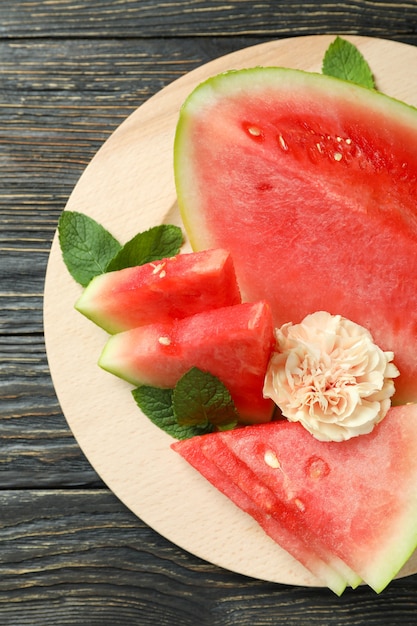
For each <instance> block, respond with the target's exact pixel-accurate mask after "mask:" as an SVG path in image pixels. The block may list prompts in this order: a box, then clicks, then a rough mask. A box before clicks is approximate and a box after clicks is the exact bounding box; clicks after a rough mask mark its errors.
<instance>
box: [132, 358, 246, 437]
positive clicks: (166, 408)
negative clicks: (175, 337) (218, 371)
mask: <svg viewBox="0 0 417 626" xmlns="http://www.w3.org/2000/svg"><path fill="white" fill-rule="evenodd" d="M132 395H133V397H134V399H135V402H136V404H137V405H138V407H139V408H140V409H141V411H142V412H143V413H144V414H145V415H146V416H147V417H148V418H149V419H150V420H151V421H152V423H153V424H155V425H156V426H158V427H159V428H161V429H162V430H164V431H165V432H166V433H168V434H169V435H171V436H172V437H175V438H176V439H188V438H190V437H194V436H195V435H203V434H206V433H210V432H213V431H214V430H228V429H231V428H234V427H235V426H236V424H237V421H238V417H239V416H238V413H237V411H236V408H235V406H234V403H233V400H232V398H231V396H230V393H229V391H228V390H227V389H226V387H225V386H224V384H223V383H222V382H221V381H220V380H219V379H218V378H217V377H216V376H213V375H212V374H210V373H208V372H203V371H202V370H200V369H198V368H196V367H193V368H191V369H190V370H189V371H188V372H186V374H184V376H182V377H181V378H180V380H179V381H178V382H177V384H176V385H175V387H174V389H160V388H157V387H151V386H146V385H143V386H141V387H137V388H136V389H134V390H133V391H132Z"/></svg>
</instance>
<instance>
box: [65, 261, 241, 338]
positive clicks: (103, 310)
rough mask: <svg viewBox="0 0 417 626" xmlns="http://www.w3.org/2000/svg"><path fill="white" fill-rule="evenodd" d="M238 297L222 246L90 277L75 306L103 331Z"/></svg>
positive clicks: (219, 304) (198, 309) (236, 300)
mask: <svg viewBox="0 0 417 626" xmlns="http://www.w3.org/2000/svg"><path fill="white" fill-rule="evenodd" d="M240 301H241V297H240V292H239V287H238V284H237V282H236V274H235V270H234V267H233V261H232V259H231V257H230V254H229V253H228V252H227V250H219V249H216V250H204V251H202V252H194V253H188V254H177V255H176V256H173V257H170V258H164V259H160V260H159V261H153V262H151V263H145V264H143V265H138V266H135V267H127V268H124V269H121V270H117V271H113V272H106V273H104V274H100V275H99V276H96V277H95V278H93V280H92V281H91V282H90V283H89V284H88V285H87V287H86V289H84V291H83V293H82V294H81V296H80V297H79V299H78V300H77V302H76V304H75V308H76V309H77V310H78V311H80V313H83V315H85V316H86V317H88V318H89V319H91V320H92V321H93V322H95V323H96V324H97V325H98V326H101V327H102V328H104V329H105V330H106V331H107V332H109V333H118V332H122V331H124V330H129V329H130V328H135V327H137V326H144V325H145V324H153V323H155V322H166V321H171V320H172V318H177V319H181V318H183V317H187V316H190V315H194V314H195V313H201V312H202V311H207V310H209V309H217V308H220V307H224V306H232V305H234V304H239V303H240Z"/></svg>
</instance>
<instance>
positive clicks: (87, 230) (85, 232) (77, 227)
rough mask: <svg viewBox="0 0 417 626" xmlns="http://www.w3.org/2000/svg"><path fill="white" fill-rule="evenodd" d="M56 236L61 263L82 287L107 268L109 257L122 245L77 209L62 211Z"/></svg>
mask: <svg viewBox="0 0 417 626" xmlns="http://www.w3.org/2000/svg"><path fill="white" fill-rule="evenodd" d="M58 236H59V244H60V246H61V252H62V257H63V259H64V263H65V265H66V266H67V268H68V271H69V273H70V274H71V276H72V277H73V278H74V280H76V281H77V282H78V283H80V285H82V286H83V287H86V286H87V285H88V283H89V282H90V280H91V279H92V278H94V276H98V275H99V274H102V273H103V272H105V271H106V267H107V265H108V264H109V262H110V260H111V259H112V258H113V257H114V256H115V255H116V254H117V252H118V251H119V250H120V249H121V247H122V246H121V245H120V243H119V242H118V241H117V240H116V239H115V238H114V237H113V235H111V234H110V233H109V232H108V231H107V230H106V229H105V228H103V226H101V225H100V224H99V223H98V222H96V221H95V220H93V219H92V218H91V217H88V216H87V215H84V214H83V213H78V212H76V211H63V213H62V214H61V217H60V220H59V222H58Z"/></svg>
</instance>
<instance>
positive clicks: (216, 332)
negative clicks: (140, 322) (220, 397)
mask: <svg viewBox="0 0 417 626" xmlns="http://www.w3.org/2000/svg"><path fill="white" fill-rule="evenodd" d="M273 346H274V334H273V324H272V316H271V311H270V308H269V305H268V304H267V303H266V302H257V303H253V304H249V303H245V304H236V305H234V306H229V307H223V308H221V309H214V310H210V311H205V312H204V313H198V314H196V315H193V316H190V317H186V318H184V319H177V320H175V319H174V320H171V321H169V322H166V323H158V324H151V325H147V326H141V327H138V328H134V329H131V330H127V331H125V332H123V333H118V334H116V335H113V336H112V337H110V339H109V340H108V342H107V343H106V345H105V347H104V350H103V352H102V355H101V357H100V359H99V365H100V366H101V367H102V368H103V369H105V370H108V371H109V372H112V373H113V374H115V375H116V376H120V377H121V378H124V379H125V380H127V381H129V382H130V383H132V384H133V385H136V386H139V385H151V386H154V387H162V388H173V387H174V386H175V384H176V383H177V382H178V380H179V379H180V378H181V376H183V375H184V374H185V373H186V372H187V371H188V370H189V369H191V368H192V367H197V368H199V369H201V370H204V371H208V372H210V373H211V374H213V375H214V376H217V377H218V378H219V379H220V380H221V381H222V382H223V383H224V384H225V385H226V387H227V388H228V390H229V392H230V394H231V396H232V398H233V400H234V402H235V405H236V408H237V410H238V412H239V415H240V419H241V421H242V422H247V421H250V422H265V421H269V420H270V419H271V417H272V413H273V410H274V405H273V402H272V401H271V400H269V399H265V398H264V397H263V394H262V390H263V384H264V378H265V373H266V368H267V365H268V362H269V358H270V355H271V351H272V349H273Z"/></svg>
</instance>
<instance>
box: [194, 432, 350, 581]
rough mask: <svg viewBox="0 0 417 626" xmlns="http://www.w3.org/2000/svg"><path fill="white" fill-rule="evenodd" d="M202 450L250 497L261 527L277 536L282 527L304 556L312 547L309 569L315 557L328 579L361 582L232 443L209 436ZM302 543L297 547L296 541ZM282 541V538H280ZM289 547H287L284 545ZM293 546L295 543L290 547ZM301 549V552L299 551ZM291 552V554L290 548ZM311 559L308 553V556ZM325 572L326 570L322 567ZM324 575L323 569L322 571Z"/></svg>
mask: <svg viewBox="0 0 417 626" xmlns="http://www.w3.org/2000/svg"><path fill="white" fill-rule="evenodd" d="M201 450H202V452H203V454H204V456H205V457H206V458H207V459H210V460H213V462H214V463H215V464H216V465H217V467H218V468H219V470H220V471H223V472H224V473H225V474H226V475H227V476H228V477H229V479H231V480H232V481H233V483H234V484H235V485H236V486H237V487H238V488H239V489H240V490H241V491H243V492H244V493H245V494H246V495H247V496H248V497H250V498H251V499H252V501H253V503H254V504H255V506H257V507H258V508H259V511H258V517H260V518H261V520H262V523H261V525H262V527H263V528H264V530H266V532H267V533H268V534H269V535H271V536H272V537H273V538H277V537H278V541H279V537H280V534H281V535H282V533H283V528H285V529H286V531H287V533H288V534H289V535H290V536H291V537H292V542H293V544H294V543H295V546H296V549H297V550H298V553H299V554H301V557H302V558H303V560H304V559H305V554H304V553H303V550H304V551H306V549H307V554H310V551H313V552H314V554H315V557H314V558H313V563H311V560H310V561H308V569H310V571H311V568H312V567H314V568H315V569H317V563H316V558H318V559H319V560H320V565H321V561H324V562H325V563H327V564H328V565H329V566H330V568H332V574H331V576H332V578H331V583H332V584H333V585H334V583H335V580H336V581H337V575H339V576H340V577H342V580H343V582H344V584H345V585H346V583H347V584H349V585H350V586H351V587H357V586H358V585H359V583H360V582H361V579H360V577H359V576H358V575H357V574H356V573H355V572H353V570H351V569H350V567H349V566H348V565H346V563H344V562H343V561H342V560H341V559H339V558H338V557H337V556H335V554H334V553H332V552H330V551H329V550H328V549H327V547H326V546H324V545H323V543H322V541H321V539H320V538H319V537H318V536H317V535H314V534H313V533H312V532H311V531H310V530H309V529H308V528H306V527H305V525H304V523H303V519H302V514H300V510H299V508H298V506H297V505H296V504H295V505H294V504H293V503H288V500H287V499H282V498H281V497H280V496H279V495H277V493H275V492H274V490H273V489H271V487H270V486H269V485H268V484H267V483H266V482H265V481H263V479H262V477H259V475H258V474H256V473H255V472H253V471H252V470H251V468H250V467H249V464H247V463H245V462H244V461H242V459H241V458H239V457H238V456H237V455H236V454H235V453H234V452H233V449H232V448H231V447H228V446H227V445H226V444H225V442H224V441H223V440H222V438H220V437H211V438H207V439H204V438H203V440H202V441H201ZM300 543H301V544H302V546H303V547H302V548H300V545H299V544H300ZM280 544H281V545H282V542H281V541H280ZM286 549H287V551H288V547H287V548H286ZM292 550H294V547H292ZM300 550H301V552H300ZM291 554H294V552H293V551H291ZM309 558H310V559H311V556H310V557H309ZM324 575H327V579H328V572H327V571H326V570H325V571H324ZM321 576H323V573H322V574H321Z"/></svg>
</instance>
